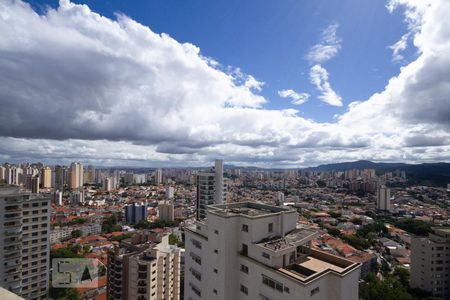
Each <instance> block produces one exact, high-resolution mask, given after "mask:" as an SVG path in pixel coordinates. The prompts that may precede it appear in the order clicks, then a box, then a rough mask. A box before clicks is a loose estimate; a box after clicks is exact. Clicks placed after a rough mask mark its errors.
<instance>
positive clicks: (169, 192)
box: [166, 186, 175, 199]
mask: <svg viewBox="0 0 450 300" xmlns="http://www.w3.org/2000/svg"><path fill="white" fill-rule="evenodd" d="M174 196H175V188H174V187H173V186H168V187H167V188H166V198H167V199H173V197H174Z"/></svg>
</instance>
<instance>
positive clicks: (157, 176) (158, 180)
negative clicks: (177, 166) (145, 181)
mask: <svg viewBox="0 0 450 300" xmlns="http://www.w3.org/2000/svg"><path fill="white" fill-rule="evenodd" d="M153 176H154V178H153V179H154V182H155V184H161V183H162V169H156V170H155V172H154V174H153Z"/></svg>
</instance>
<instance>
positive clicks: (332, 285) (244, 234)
mask: <svg viewBox="0 0 450 300" xmlns="http://www.w3.org/2000/svg"><path fill="white" fill-rule="evenodd" d="M297 218H298V214H297V212H296V211H293V210H290V209H287V208H281V207H276V206H269V205H262V204H257V203H251V202H242V203H233V204H222V205H211V206H209V207H208V218H207V219H206V221H205V222H201V221H197V222H196V223H195V225H194V226H190V227H187V228H185V237H186V238H185V245H186V253H185V285H184V291H185V299H192V300H197V299H235V300H237V299H272V300H275V299H347V300H352V299H354V300H357V299H358V278H359V268H360V265H359V264H358V263H354V262H352V261H349V260H347V259H344V258H341V257H337V256H334V255H331V254H328V253H325V252H322V251H319V250H314V249H311V247H310V246H311V240H312V239H314V238H315V237H316V235H317V233H316V232H315V231H313V230H309V229H303V228H296V224H297Z"/></svg>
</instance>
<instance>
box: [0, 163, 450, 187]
mask: <svg viewBox="0 0 450 300" xmlns="http://www.w3.org/2000/svg"><path fill="white" fill-rule="evenodd" d="M0 183H6V168H5V167H4V166H0ZM449 186H450V185H449Z"/></svg>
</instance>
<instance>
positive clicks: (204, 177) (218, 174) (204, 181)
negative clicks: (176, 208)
mask: <svg viewBox="0 0 450 300" xmlns="http://www.w3.org/2000/svg"><path fill="white" fill-rule="evenodd" d="M227 194H228V192H227V185H226V183H225V182H224V178H223V161H222V160H216V161H215V164H214V170H212V171H210V172H201V173H199V174H198V175H197V203H196V206H197V207H196V208H197V211H196V216H197V219H198V220H200V219H204V218H206V212H207V206H208V205H211V204H222V203H225V202H226V199H227Z"/></svg>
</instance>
